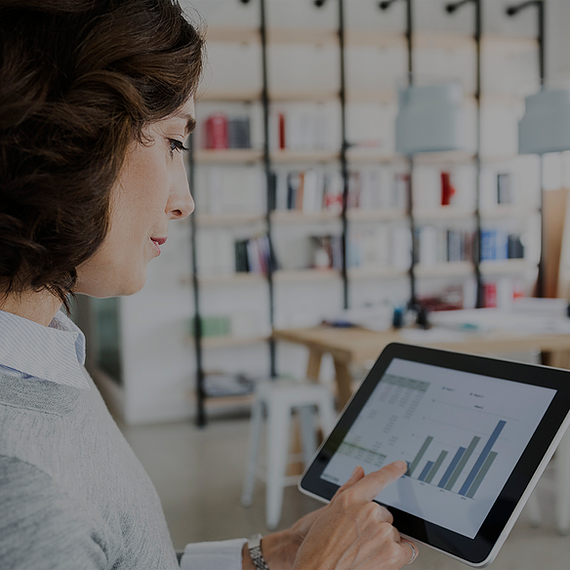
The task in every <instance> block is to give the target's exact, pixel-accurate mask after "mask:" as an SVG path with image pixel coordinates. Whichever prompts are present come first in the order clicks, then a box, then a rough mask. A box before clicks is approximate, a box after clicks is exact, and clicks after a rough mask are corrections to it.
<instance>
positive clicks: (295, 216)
mask: <svg viewBox="0 0 570 570" xmlns="http://www.w3.org/2000/svg"><path fill="white" fill-rule="evenodd" d="M271 219H272V220H273V221H274V222H275V223H277V224H303V223H311V222H330V221H335V220H339V219H340V216H339V214H336V213H334V212H303V211H302V210H274V211H273V212H272V214H271Z"/></svg>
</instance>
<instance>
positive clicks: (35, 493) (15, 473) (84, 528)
mask: <svg viewBox="0 0 570 570" xmlns="http://www.w3.org/2000/svg"><path fill="white" fill-rule="evenodd" d="M0 513H1V515H0V567H1V568H2V569H3V570H29V569H32V568H42V570H52V569H53V570H102V569H106V568H107V567H108V561H107V555H106V553H105V550H104V540H103V539H102V538H101V533H99V532H98V531H97V528H96V525H95V524H94V521H92V520H91V518H90V517H89V516H88V515H87V514H86V513H85V511H84V509H81V508H80V507H79V505H78V504H77V502H75V501H74V500H72V499H71V498H70V497H69V496H68V495H67V494H66V493H65V492H63V491H61V490H60V489H59V488H58V487H57V485H55V484H54V482H53V480H52V479H51V477H50V476H49V475H47V474H46V473H44V472H43V471H41V470H39V469H38V468H37V467H35V466H33V465H30V464H28V463H26V462H23V461H20V460H19V459H16V458H13V457H6V456H0Z"/></svg>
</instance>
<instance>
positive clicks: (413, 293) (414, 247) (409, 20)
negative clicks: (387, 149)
mask: <svg viewBox="0 0 570 570" xmlns="http://www.w3.org/2000/svg"><path fill="white" fill-rule="evenodd" d="M396 1H397V0H391V1H388V0H387V1H385V2H380V4H379V7H380V9H381V10H386V9H387V8H389V7H390V6H391V5H392V4H393V3H394V2H396ZM405 1H406V31H405V36H406V44H407V51H408V85H409V86H410V87H411V86H412V85H413V84H414V44H413V41H414V20H413V12H414V11H413V6H412V0H405ZM407 158H408V183H407V185H406V190H407V196H406V201H407V215H408V223H409V224H410V232H411V234H412V241H411V251H410V257H411V259H410V269H409V271H408V274H409V276H410V300H409V301H408V306H410V307H413V306H415V305H417V304H418V297H417V287H416V263H417V259H418V243H417V237H416V220H415V214H414V157H413V155H409V156H408V157H407Z"/></svg>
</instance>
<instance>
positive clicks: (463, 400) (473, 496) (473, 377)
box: [321, 358, 556, 538]
mask: <svg viewBox="0 0 570 570" xmlns="http://www.w3.org/2000/svg"><path fill="white" fill-rule="evenodd" d="M555 394H556V390H554V389H552V388H547V387H543V386H536V385H532V384H526V383H519V382H515V381H509V380H505V379H501V378H493V377H490V376H485V375H481V374H473V373H470V372H465V371H461V370H455V369H450V368H443V367H439V366H434V365H431V364H425V363H420V362H414V361H409V360H403V359H401V358H394V359H393V360H392V361H391V363H390V364H389V366H388V368H387V369H386V370H385V372H384V374H383V376H382V378H381V381H380V382H378V384H377V385H376V387H375V388H374V390H373V392H372V393H371V394H370V396H369V397H368V400H367V401H366V403H365V404H364V406H363V407H362V409H361V410H360V413H359V414H358V416H357V417H356V418H355V420H354V422H353V423H352V425H351V427H350V429H349V430H348V431H347V433H346V435H345V436H344V438H343V439H342V441H341V442H340V445H339V446H338V448H337V449H336V451H335V452H334V454H333V455H332V457H331V458H330V461H329V462H328V464H327V465H326V467H325V469H324V470H323V471H322V473H321V478H322V479H324V480H325V481H329V482H331V483H334V484H335V485H342V484H343V483H344V482H345V481H347V480H348V479H349V477H350V475H351V473H352V471H353V469H354V468H355V467H356V466H357V465H362V467H363V468H364V470H365V472H366V473H369V472H371V471H374V470H377V469H379V468H380V467H382V466H383V465H386V464H388V463H391V462H392V461H397V460H400V459H403V460H404V461H406V462H407V463H408V471H407V473H406V475H405V476H403V477H402V478H401V479H400V480H398V481H397V482H396V483H394V484H392V485H390V486H389V487H387V488H386V489H384V490H383V491H382V493H380V494H379V495H378V497H377V498H376V500H378V501H379V502H381V503H382V504H384V505H387V506H388V507H395V508H397V509H400V510H402V511H404V512H407V513H410V514H412V515H415V516H417V517H420V518H422V519H424V520H426V521H429V522H432V523H434V524H437V525H439V526H441V527H443V528H447V529H449V530H451V531H453V532H456V533H458V534H460V535H463V536H465V537H468V538H474V537H475V536H476V535H477V533H478V532H479V529H480V528H481V525H482V524H483V522H484V521H485V519H486V517H487V515H488V514H489V511H490V510H491V508H492V507H493V505H494V503H495V501H496V500H497V498H498V496H499V494H500V493H501V490H502V489H503V487H504V485H505V483H506V482H507V480H508V478H509V476H510V475H511V473H512V472H513V469H514V468H515V465H516V464H517V462H518V461H519V459H520V458H521V455H522V454H523V452H524V450H525V448H526V447H527V444H528V443H529V441H530V439H531V437H532V436H533V434H534V433H535V430H536V429H537V427H538V425H539V423H540V422H541V420H542V418H543V417H544V415H545V413H546V411H547V409H548V407H549V406H550V404H551V402H552V400H553V398H554V396H555Z"/></svg>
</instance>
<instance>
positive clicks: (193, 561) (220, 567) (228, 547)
mask: <svg viewBox="0 0 570 570" xmlns="http://www.w3.org/2000/svg"><path fill="white" fill-rule="evenodd" d="M246 542H247V541H246V540H245V538H238V539H235V540H224V541H221V542H198V543H195V544H188V545H186V548H185V549H184V554H183V555H182V559H181V560H180V568H181V570H241V569H242V556H241V552H242V549H243V545H244V544H245V543H246Z"/></svg>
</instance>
